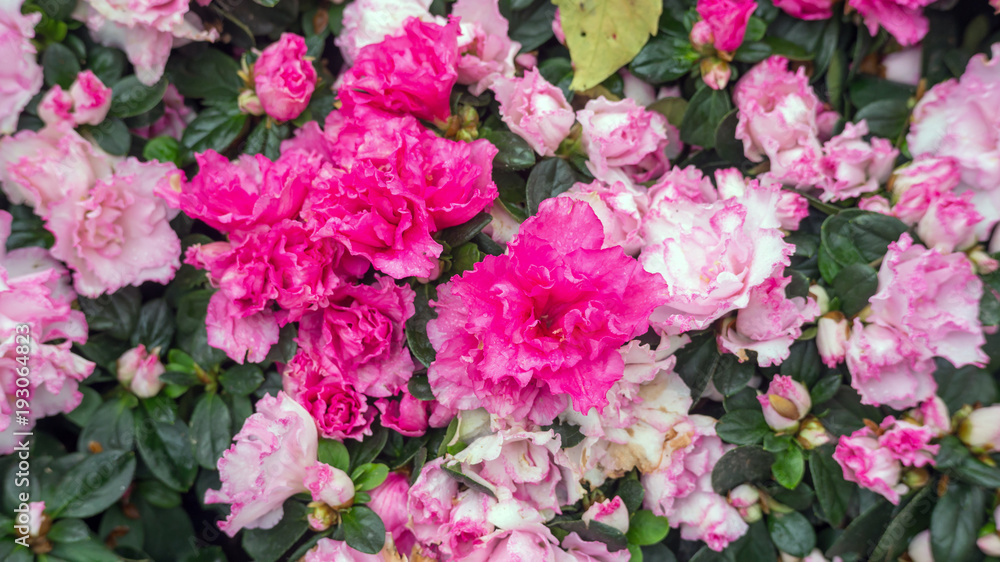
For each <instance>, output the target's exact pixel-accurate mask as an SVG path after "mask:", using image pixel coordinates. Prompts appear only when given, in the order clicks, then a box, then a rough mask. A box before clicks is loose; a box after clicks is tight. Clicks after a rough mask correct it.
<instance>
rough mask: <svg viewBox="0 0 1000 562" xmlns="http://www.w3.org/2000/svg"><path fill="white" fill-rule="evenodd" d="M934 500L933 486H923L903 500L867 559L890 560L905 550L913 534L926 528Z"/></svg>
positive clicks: (873, 561)
mask: <svg viewBox="0 0 1000 562" xmlns="http://www.w3.org/2000/svg"><path fill="white" fill-rule="evenodd" d="M936 500H937V496H936V495H935V494H934V487H933V486H924V487H923V488H921V489H920V491H919V492H917V493H916V494H914V495H913V496H912V497H911V498H909V500H908V501H907V500H904V502H905V503H904V504H903V505H902V506H900V508H898V509H896V510H895V511H896V512H897V513H895V515H894V516H893V518H892V520H891V521H890V522H889V526H888V527H886V528H885V533H884V534H883V535H882V538H880V539H879V541H878V544H877V545H876V546H875V550H874V551H873V552H872V554H871V556H870V557H869V558H868V559H869V560H870V561H871V562H879V561H881V562H892V561H894V560H896V559H897V558H899V556H900V555H901V554H903V553H904V552H906V548H907V546H908V545H909V544H910V540H911V539H912V538H913V536H914V535H916V534H917V533H918V532H919V531H921V530H922V529H926V528H927V525H928V524H929V522H930V515H931V510H932V509H933V508H934V503H935V501H936Z"/></svg>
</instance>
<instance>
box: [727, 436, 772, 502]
mask: <svg viewBox="0 0 1000 562" xmlns="http://www.w3.org/2000/svg"><path fill="white" fill-rule="evenodd" d="M772 463H774V455H773V454H771V453H769V452H767V451H765V450H764V449H762V448H761V447H759V446H757V445H744V446H742V447H736V448H735V449H733V450H731V451H728V452H727V453H726V454H724V455H722V458H720V459H719V462H717V463H716V464H715V468H713V469H712V488H713V489H714V490H715V491H716V492H717V493H720V494H725V493H726V492H728V491H729V490H732V489H733V488H735V487H736V486H739V485H740V484H743V483H745V482H762V481H765V480H767V479H769V478H770V477H771V464H772Z"/></svg>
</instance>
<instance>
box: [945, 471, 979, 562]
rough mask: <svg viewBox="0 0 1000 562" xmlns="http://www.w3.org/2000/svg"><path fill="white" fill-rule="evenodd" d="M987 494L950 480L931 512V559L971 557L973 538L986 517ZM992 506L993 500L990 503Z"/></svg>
mask: <svg viewBox="0 0 1000 562" xmlns="http://www.w3.org/2000/svg"><path fill="white" fill-rule="evenodd" d="M986 500H987V497H986V493H985V491H984V490H983V489H982V488H980V487H978V486H970V485H968V484H964V483H962V482H951V483H949V485H948V491H947V492H946V493H945V495H944V496H942V497H941V499H939V500H938V502H937V505H936V506H934V511H933V512H932V513H931V552H933V554H934V560H972V559H973V558H974V555H975V554H977V553H978V548H977V547H976V538H977V533H978V531H979V528H980V527H982V525H983V522H984V521H985V519H986V507H987V504H986ZM990 505H992V502H991V503H990Z"/></svg>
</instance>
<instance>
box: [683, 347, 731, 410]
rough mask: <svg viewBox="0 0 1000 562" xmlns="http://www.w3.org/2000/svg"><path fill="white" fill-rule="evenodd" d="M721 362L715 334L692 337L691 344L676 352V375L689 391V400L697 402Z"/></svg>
mask: <svg viewBox="0 0 1000 562" xmlns="http://www.w3.org/2000/svg"><path fill="white" fill-rule="evenodd" d="M721 361H722V355H720V354H719V346H718V344H717V343H716V342H715V334H712V333H704V334H701V335H697V336H693V337H692V338H691V343H689V344H687V345H685V346H684V347H682V348H681V349H679V350H678V351H677V367H676V371H677V374H678V375H680V377H681V379H682V380H683V381H684V383H685V384H687V386H688V388H690V389H691V398H692V399H693V400H698V399H699V398H701V393H702V392H704V391H705V388H706V387H707V386H708V381H710V380H712V377H713V376H714V375H715V372H716V370H717V369H718V367H719V364H720V362H721Z"/></svg>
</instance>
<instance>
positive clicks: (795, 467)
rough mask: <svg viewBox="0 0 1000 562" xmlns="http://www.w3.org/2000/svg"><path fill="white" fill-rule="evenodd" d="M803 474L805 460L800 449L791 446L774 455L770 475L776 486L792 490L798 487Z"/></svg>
mask: <svg viewBox="0 0 1000 562" xmlns="http://www.w3.org/2000/svg"><path fill="white" fill-rule="evenodd" d="M805 472H806V462H805V458H804V457H803V455H802V449H800V448H798V447H797V446H795V445H792V446H791V447H788V448H787V449H785V450H784V451H781V452H780V453H777V454H776V455H775V458H774V466H772V467H771V473H772V474H773V475H774V480H775V482H777V483H778V484H781V485H782V486H784V487H786V488H788V489H789V490H794V489H795V487H796V486H798V485H799V482H801V481H802V476H803V475H804V474H805Z"/></svg>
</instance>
